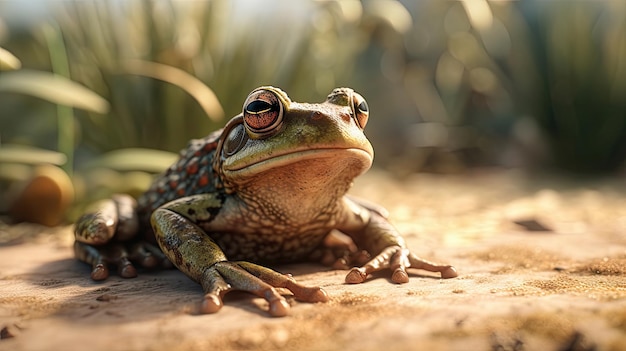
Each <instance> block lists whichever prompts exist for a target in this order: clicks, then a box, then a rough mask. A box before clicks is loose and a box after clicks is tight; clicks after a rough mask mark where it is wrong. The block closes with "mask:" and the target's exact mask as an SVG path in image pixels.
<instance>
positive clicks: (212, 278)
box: [200, 261, 328, 317]
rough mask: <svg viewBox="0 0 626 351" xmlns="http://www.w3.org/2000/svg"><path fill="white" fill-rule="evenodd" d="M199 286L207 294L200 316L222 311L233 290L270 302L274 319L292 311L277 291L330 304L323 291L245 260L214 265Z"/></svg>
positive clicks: (306, 299) (270, 311) (204, 275)
mask: <svg viewBox="0 0 626 351" xmlns="http://www.w3.org/2000/svg"><path fill="white" fill-rule="evenodd" d="M200 283H201V285H202V287H203V289H204V291H205V295H204V300H203V302H202V304H201V307H200V312H201V313H215V312H217V311H219V310H220V309H221V308H222V306H223V301H222V299H223V296H224V295H225V294H226V293H227V292H229V291H231V290H241V291H246V292H250V293H252V294H254V295H257V296H259V297H262V298H264V299H265V300H266V301H267V302H268V303H269V314H270V315H271V316H273V317H283V316H286V315H288V314H289V311H290V309H291V306H290V305H289V303H288V302H287V300H286V299H285V298H284V297H283V296H282V295H281V294H280V293H279V292H278V291H277V290H276V288H285V289H287V290H289V291H291V292H292V293H293V294H294V296H295V298H296V299H297V300H299V301H304V302H326V301H328V295H327V294H326V292H325V291H324V290H323V289H322V288H319V287H307V286H304V285H301V284H298V283H297V282H296V281H295V279H293V278H292V277H291V276H289V275H284V274H280V273H278V272H276V271H274V270H271V269H269V268H265V267H263V266H260V265H257V264H254V263H250V262H243V261H239V262H230V261H222V262H217V263H215V264H214V265H213V266H211V267H210V268H208V269H207V270H206V271H205V272H204V274H203V277H202V280H201V282H200Z"/></svg>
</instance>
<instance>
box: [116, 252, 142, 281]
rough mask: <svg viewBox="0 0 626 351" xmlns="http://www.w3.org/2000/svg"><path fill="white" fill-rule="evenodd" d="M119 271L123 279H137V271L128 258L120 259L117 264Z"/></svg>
mask: <svg viewBox="0 0 626 351" xmlns="http://www.w3.org/2000/svg"><path fill="white" fill-rule="evenodd" d="M117 271H118V274H119V275H120V277H122V278H135V277H137V269H136V268H135V266H133V264H132V263H130V261H129V260H128V258H127V257H120V258H119V260H118V262H117Z"/></svg>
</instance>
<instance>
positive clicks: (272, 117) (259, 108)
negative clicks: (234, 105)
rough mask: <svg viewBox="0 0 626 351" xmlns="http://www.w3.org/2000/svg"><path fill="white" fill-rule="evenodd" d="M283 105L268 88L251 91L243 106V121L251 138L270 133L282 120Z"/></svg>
mask: <svg viewBox="0 0 626 351" xmlns="http://www.w3.org/2000/svg"><path fill="white" fill-rule="evenodd" d="M283 111H284V108H283V105H282V102H281V100H280V99H279V98H278V96H276V94H275V93H274V92H272V91H270V90H264V89H261V90H255V91H253V92H252V93H251V94H250V95H249V96H248V98H247V99H246V102H245V103H244V108H243V121H244V123H245V125H246V129H248V131H249V132H250V136H251V137H252V138H254V137H257V138H262V137H264V136H268V135H270V134H272V133H273V132H274V131H276V130H277V128H278V127H279V126H280V125H281V123H282V120H283Z"/></svg>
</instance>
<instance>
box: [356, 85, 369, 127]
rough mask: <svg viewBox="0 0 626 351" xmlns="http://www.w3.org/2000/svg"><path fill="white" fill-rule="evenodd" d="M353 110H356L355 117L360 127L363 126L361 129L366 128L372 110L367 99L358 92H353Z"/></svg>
mask: <svg viewBox="0 0 626 351" xmlns="http://www.w3.org/2000/svg"><path fill="white" fill-rule="evenodd" d="M352 111H353V112H354V117H355V118H356V122H357V124H358V125H359V127H361V129H363V128H365V125H366V124H367V119H368V118H369V115H370V110H369V107H368V106H367V102H365V99H364V98H363V97H362V96H361V95H359V94H357V93H352Z"/></svg>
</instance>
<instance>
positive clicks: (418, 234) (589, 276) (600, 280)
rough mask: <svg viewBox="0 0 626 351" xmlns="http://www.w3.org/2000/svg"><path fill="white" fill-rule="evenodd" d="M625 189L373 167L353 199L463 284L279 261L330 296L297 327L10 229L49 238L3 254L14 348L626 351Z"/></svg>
mask: <svg viewBox="0 0 626 351" xmlns="http://www.w3.org/2000/svg"><path fill="white" fill-rule="evenodd" d="M622 183H624V182H622V181H619V180H605V181H596V182H573V181H564V180H561V179H559V178H549V179H545V178H540V177H534V178H532V179H528V178H525V177H523V176H522V175H520V174H518V173H515V172H483V173H476V174H474V175H472V176H469V177H467V176H465V177H460V176H434V175H416V176H414V177H412V178H409V179H405V180H402V181H398V180H392V179H391V178H389V177H387V176H386V175H384V174H381V173H376V172H373V173H371V174H369V175H366V176H365V177H363V178H362V179H359V180H358V181H357V182H356V184H355V189H354V191H353V193H354V194H356V195H359V196H362V197H365V198H368V199H370V200H373V201H376V202H378V203H380V204H383V205H384V206H386V207H387V208H388V209H389V210H390V212H391V217H392V220H393V221H394V223H395V224H396V225H397V227H398V228H399V229H400V230H401V231H402V232H403V233H405V237H406V239H407V241H408V245H409V247H410V248H411V249H412V250H414V251H415V252H417V253H419V254H420V255H421V256H423V257H426V258H429V259H434V260H437V261H442V262H449V263H452V264H454V265H455V266H456V267H457V269H458V271H459V274H460V275H459V277H458V278H455V279H450V280H442V279H439V278H437V277H436V276H435V275H433V274H430V273H426V272H422V271H413V272H412V273H413V275H412V277H411V280H410V282H409V283H408V284H404V285H395V284H392V283H390V281H389V280H388V278H387V276H386V275H379V276H375V277H372V279H371V280H369V281H367V282H366V283H364V284H361V285H346V284H344V283H343V279H344V276H345V274H346V271H333V270H330V269H328V268H326V267H323V266H321V265H318V264H294V265H288V266H280V267H277V268H278V270H280V271H282V272H285V273H292V274H293V275H294V276H295V277H296V278H297V279H298V280H299V281H300V282H302V283H306V284H310V285H320V286H322V287H324V289H326V291H327V292H328V294H329V295H330V296H331V301H330V302H328V303H325V304H307V303H300V302H297V301H293V300H290V302H291V303H292V307H293V309H292V313H291V315H290V316H288V317H285V318H270V317H268V316H267V314H266V312H265V309H266V308H267V306H266V304H265V303H264V301H263V300H260V299H258V298H255V297H252V296H250V295H247V294H243V293H233V294H231V295H228V297H227V299H226V306H225V307H224V308H223V309H222V310H221V311H220V312H219V313H217V314H214V315H197V314H195V313H194V311H195V310H196V307H197V303H198V301H199V299H200V298H201V295H202V293H201V289H200V287H199V286H198V285H196V284H195V283H193V282H192V281H190V280H189V279H188V278H186V277H185V276H184V275H183V274H181V273H180V272H178V271H175V270H171V271H163V272H143V273H142V274H141V275H140V277H138V278H136V279H121V278H118V277H113V278H111V279H109V280H107V281H105V282H103V283H95V282H92V281H90V280H89V278H88V274H89V268H88V267H87V266H86V265H83V264H81V263H79V262H76V261H75V260H74V259H73V258H72V252H71V243H72V239H71V233H70V227H65V228H52V229H50V228H41V227H33V226H32V225H18V226H13V227H6V226H5V227H0V231H5V233H4V235H5V236H6V235H15V233H18V234H19V233H21V232H22V231H23V232H29V231H33V228H35V231H36V235H25V234H24V235H22V239H21V240H14V241H12V243H11V244H4V245H2V246H0V329H2V340H0V350H14V351H21V350H68V351H69V350H87V349H89V350H93V351H99V350H205V349H207V350H208V349H212V350H274V349H287V350H383V349H389V350H391V349H393V350H626V205H625V204H624V201H623V198H624V195H625V194H626V186H624V185H623V184H622ZM515 222H518V223H521V225H520V224H516V223H515ZM545 229H548V230H545Z"/></svg>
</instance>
